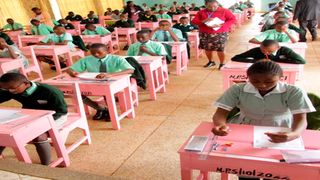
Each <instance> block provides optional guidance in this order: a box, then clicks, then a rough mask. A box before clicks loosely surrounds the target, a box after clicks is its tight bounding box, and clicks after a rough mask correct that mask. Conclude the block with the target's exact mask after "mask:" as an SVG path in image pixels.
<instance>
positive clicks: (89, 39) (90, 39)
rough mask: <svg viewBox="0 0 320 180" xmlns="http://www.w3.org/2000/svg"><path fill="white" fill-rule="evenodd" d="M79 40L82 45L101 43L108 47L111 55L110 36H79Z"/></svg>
mask: <svg viewBox="0 0 320 180" xmlns="http://www.w3.org/2000/svg"><path fill="white" fill-rule="evenodd" d="M81 38H82V40H83V42H84V43H86V44H87V43H91V44H92V43H102V44H106V45H108V48H109V52H110V53H113V47H112V42H111V41H112V36H111V34H107V35H103V36H101V35H81Z"/></svg>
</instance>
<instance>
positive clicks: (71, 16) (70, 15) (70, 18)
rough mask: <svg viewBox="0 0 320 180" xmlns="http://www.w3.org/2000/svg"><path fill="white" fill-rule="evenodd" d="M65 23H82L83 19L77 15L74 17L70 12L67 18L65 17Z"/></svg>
mask: <svg viewBox="0 0 320 180" xmlns="http://www.w3.org/2000/svg"><path fill="white" fill-rule="evenodd" d="M65 19H66V20H67V21H82V20H83V18H82V16H80V15H79V14H77V15H74V12H72V11H70V12H68V16H66V17H65Z"/></svg>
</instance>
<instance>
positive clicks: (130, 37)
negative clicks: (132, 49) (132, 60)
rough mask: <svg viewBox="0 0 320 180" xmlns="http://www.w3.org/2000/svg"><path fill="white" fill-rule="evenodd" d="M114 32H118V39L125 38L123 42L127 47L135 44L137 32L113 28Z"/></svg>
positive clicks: (133, 29) (129, 29)
mask: <svg viewBox="0 0 320 180" xmlns="http://www.w3.org/2000/svg"><path fill="white" fill-rule="evenodd" d="M115 30H117V32H118V37H119V36H125V40H126V42H127V45H128V46H130V45H131V44H133V43H135V42H137V37H136V34H137V30H136V29H135V28H115Z"/></svg>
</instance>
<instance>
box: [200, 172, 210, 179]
mask: <svg viewBox="0 0 320 180" xmlns="http://www.w3.org/2000/svg"><path fill="white" fill-rule="evenodd" d="M200 173H201V175H202V180H209V176H208V175H209V173H208V172H207V171H200Z"/></svg>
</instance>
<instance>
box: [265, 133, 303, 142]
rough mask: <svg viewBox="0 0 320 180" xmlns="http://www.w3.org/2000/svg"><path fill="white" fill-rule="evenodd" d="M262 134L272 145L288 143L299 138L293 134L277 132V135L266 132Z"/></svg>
mask: <svg viewBox="0 0 320 180" xmlns="http://www.w3.org/2000/svg"><path fill="white" fill-rule="evenodd" d="M264 134H265V135H267V136H268V137H269V138H270V141H271V142H274V143H283V142H288V141H292V140H294V139H297V138H298V137H299V134H297V133H295V132H278V133H271V132H266V133H264Z"/></svg>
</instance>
